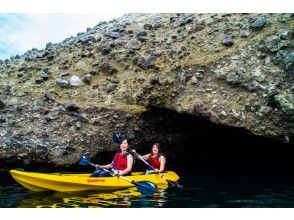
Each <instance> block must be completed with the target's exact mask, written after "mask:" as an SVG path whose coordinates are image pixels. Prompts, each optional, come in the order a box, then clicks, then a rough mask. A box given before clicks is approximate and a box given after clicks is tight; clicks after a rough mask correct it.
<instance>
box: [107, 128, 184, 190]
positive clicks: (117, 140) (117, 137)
mask: <svg viewBox="0 0 294 220" xmlns="http://www.w3.org/2000/svg"><path fill="white" fill-rule="evenodd" d="M112 139H113V141H114V143H116V144H119V143H120V142H121V140H122V137H121V136H120V134H117V133H113V135H112ZM130 150H131V149H130ZM131 151H132V150H131ZM132 153H134V155H135V156H136V157H137V158H138V159H140V160H142V161H143V162H144V163H145V164H146V165H147V166H149V167H150V168H151V169H152V170H155V169H154V167H153V166H151V164H149V163H148V162H147V161H146V160H144V159H143V158H142V157H141V156H140V155H139V154H138V153H136V152H133V151H132ZM159 175H160V177H161V178H163V179H165V180H166V182H167V183H168V185H169V186H170V187H181V186H180V185H179V184H178V183H176V182H174V181H171V180H169V179H167V178H166V177H165V176H164V175H163V174H162V173H159Z"/></svg>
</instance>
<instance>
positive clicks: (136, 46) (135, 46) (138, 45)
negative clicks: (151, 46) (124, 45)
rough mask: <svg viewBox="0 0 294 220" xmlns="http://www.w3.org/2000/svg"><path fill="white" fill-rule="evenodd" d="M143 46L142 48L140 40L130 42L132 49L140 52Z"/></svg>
mask: <svg viewBox="0 0 294 220" xmlns="http://www.w3.org/2000/svg"><path fill="white" fill-rule="evenodd" d="M141 46H142V44H141V42H140V41H138V40H135V39H133V40H130V42H129V48H130V49H133V50H139V49H140V48H141Z"/></svg>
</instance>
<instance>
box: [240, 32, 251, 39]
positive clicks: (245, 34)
mask: <svg viewBox="0 0 294 220" xmlns="http://www.w3.org/2000/svg"><path fill="white" fill-rule="evenodd" d="M249 35H250V33H249V31H241V32H240V37H242V38H247V37H249Z"/></svg>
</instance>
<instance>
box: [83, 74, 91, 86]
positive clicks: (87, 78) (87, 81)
mask: <svg viewBox="0 0 294 220" xmlns="http://www.w3.org/2000/svg"><path fill="white" fill-rule="evenodd" d="M91 79H92V75H91V74H86V75H85V76H84V78H83V82H84V83H85V84H87V85H91Z"/></svg>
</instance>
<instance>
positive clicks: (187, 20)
mask: <svg viewBox="0 0 294 220" xmlns="http://www.w3.org/2000/svg"><path fill="white" fill-rule="evenodd" d="M193 20H194V17H193V16H187V17H184V18H182V19H181V20H180V21H179V26H184V25H186V24H189V23H192V22H193Z"/></svg>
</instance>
